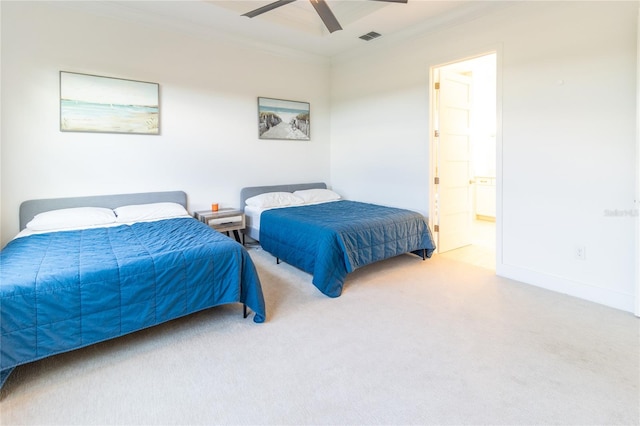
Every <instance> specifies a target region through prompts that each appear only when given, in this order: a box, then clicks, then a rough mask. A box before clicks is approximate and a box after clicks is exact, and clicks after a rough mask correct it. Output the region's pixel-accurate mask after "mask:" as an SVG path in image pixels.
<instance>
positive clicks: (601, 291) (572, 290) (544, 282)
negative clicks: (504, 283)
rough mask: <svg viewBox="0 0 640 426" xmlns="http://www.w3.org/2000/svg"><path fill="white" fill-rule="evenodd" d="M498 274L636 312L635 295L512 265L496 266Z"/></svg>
mask: <svg viewBox="0 0 640 426" xmlns="http://www.w3.org/2000/svg"><path fill="white" fill-rule="evenodd" d="M496 274H497V275H499V276H501V277H505V278H510V279H513V280H516V281H520V282H523V283H525V284H530V285H533V286H536V287H541V288H544V289H547V290H551V291H555V292H558V293H562V294H566V295H569V296H573V297H577V298H579V299H584V300H588V301H590V302H594V303H598V304H601V305H605V306H608V307H610V308H615V309H619V310H622V311H626V312H629V313H633V312H634V295H632V294H625V293H620V292H617V291H613V290H608V289H605V288H601V287H597V286H593V285H589V284H585V283H580V282H577V281H572V280H568V279H566V278H561V277H557V276H553V275H548V274H543V273H540V272H536V271H532V270H530V269H525V268H520V267H517V266H512V265H505V264H499V265H496Z"/></svg>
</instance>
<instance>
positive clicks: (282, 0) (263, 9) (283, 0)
mask: <svg viewBox="0 0 640 426" xmlns="http://www.w3.org/2000/svg"><path fill="white" fill-rule="evenodd" d="M294 1H296V0H278V1H276V2H273V3H269V4H268V5H266V6H262V7H259V8H257V9H255V10H252V11H250V12H247V13H245V14H243V15H242V16H248V17H249V18H253V17H255V16H258V15H262V14H263V13H265V12H268V11H270V10H273V9H275V8H278V7H280V6H284V5H285V4H289V3H293V2H294Z"/></svg>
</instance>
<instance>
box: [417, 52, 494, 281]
mask: <svg viewBox="0 0 640 426" xmlns="http://www.w3.org/2000/svg"><path fill="white" fill-rule="evenodd" d="M490 54H495V55H496V189H495V190H496V260H495V262H496V264H495V270H496V274H497V275H501V273H502V264H503V261H502V259H503V256H502V203H503V201H502V169H503V167H502V48H501V47H500V46H494V47H490V48H487V49H484V50H481V51H479V52H477V53H474V54H469V55H467V56H456V57H455V58H451V59H450V60H447V61H442V62H440V63H437V64H435V65H432V66H430V67H429V148H428V152H429V176H430V178H429V226H430V227H431V230H432V231H433V232H434V233H435V231H434V225H435V219H436V217H437V215H436V199H435V195H436V187H435V185H436V184H435V180H434V177H435V176H436V166H437V158H438V152H437V145H436V143H435V132H434V128H435V123H436V121H437V117H436V112H437V111H436V108H435V104H436V91H435V84H434V83H435V81H436V78H435V77H436V75H435V71H436V69H438V68H441V67H444V66H447V65H451V64H455V63H458V62H464V61H468V60H471V59H476V58H479V57H482V56H486V55H490ZM436 253H438V251H437V247H436Z"/></svg>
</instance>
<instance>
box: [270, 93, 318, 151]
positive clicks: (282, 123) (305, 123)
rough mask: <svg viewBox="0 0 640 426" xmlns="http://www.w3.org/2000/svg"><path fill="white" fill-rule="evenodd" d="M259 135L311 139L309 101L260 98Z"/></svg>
mask: <svg viewBox="0 0 640 426" xmlns="http://www.w3.org/2000/svg"><path fill="white" fill-rule="evenodd" d="M258 136H259V138H260V139H288V140H298V141H308V140H310V139H311V115H310V111H309V103H308V102H297V101H286V100H283V99H272V98H258Z"/></svg>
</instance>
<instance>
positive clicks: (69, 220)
mask: <svg viewBox="0 0 640 426" xmlns="http://www.w3.org/2000/svg"><path fill="white" fill-rule="evenodd" d="M115 221H116V215H115V214H114V213H113V210H111V209H107V208H103V207H73V208H68V209H59V210H51V211H48V212H43V213H39V214H37V215H36V216H35V217H34V218H33V219H31V221H30V222H29V223H27V229H30V230H32V231H53V230H55V229H70V228H82V227H89V226H99V225H108V224H110V223H114V222H115Z"/></svg>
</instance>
